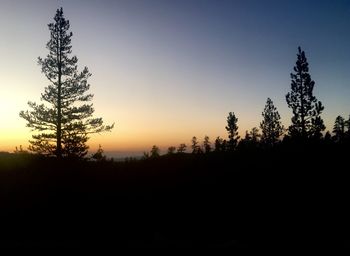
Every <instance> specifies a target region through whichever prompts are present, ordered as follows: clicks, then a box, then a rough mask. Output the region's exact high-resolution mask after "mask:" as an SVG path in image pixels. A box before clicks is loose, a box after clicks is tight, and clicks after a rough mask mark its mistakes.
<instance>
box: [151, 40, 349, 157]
mask: <svg viewBox="0 0 350 256" xmlns="http://www.w3.org/2000/svg"><path fill="white" fill-rule="evenodd" d="M290 76H291V91H290V92H289V93H288V94H287V95H286V101H287V104H288V107H289V108H291V109H292V112H293V116H292V119H291V121H292V122H291V125H290V126H289V127H288V129H286V128H284V126H283V124H282V123H281V116H280V114H279V113H278V111H277V108H276V107H275V106H274V104H273V101H272V100H271V99H270V98H267V101H266V105H265V108H264V110H263V112H262V117H263V119H262V121H261V123H260V130H261V133H260V130H259V129H258V128H257V127H253V128H252V129H251V130H250V131H249V132H248V131H246V133H245V136H244V138H242V139H241V138H240V136H239V135H238V118H237V117H236V115H235V113H234V112H230V113H229V115H228V116H227V126H226V127H225V128H226V131H227V133H228V139H227V140H226V139H222V138H220V137H217V138H216V139H215V142H214V147H212V145H211V142H210V140H209V137H208V136H205V138H204V141H203V143H202V145H199V142H198V140H197V137H195V136H194V137H193V138H192V141H191V149H192V153H193V154H198V153H209V152H211V151H215V152H224V151H235V150H239V149H247V148H256V147H261V148H271V147H274V146H275V145H277V144H279V143H281V142H282V141H283V140H289V141H290V140H292V141H294V142H296V143H299V144H304V143H310V142H317V141H320V140H321V139H324V140H327V141H333V142H334V143H345V142H349V141H350V116H349V119H348V120H345V119H344V118H343V117H342V116H338V117H337V118H336V120H335V123H334V128H333V136H332V135H331V134H330V132H329V131H328V132H327V133H326V134H325V136H323V133H322V132H323V131H324V130H325V129H326V127H325V125H324V122H323V119H322V118H321V113H322V111H323V110H324V106H323V105H322V103H321V101H319V100H317V98H316V97H315V96H314V95H313V89H314V85H315V82H314V81H313V80H312V79H311V76H310V74H309V64H308V62H307V58H306V56H305V52H304V51H302V50H301V48H300V47H299V48H298V53H297V61H296V64H295V66H294V72H293V73H291V74H290ZM154 147H156V146H153V148H152V149H154ZM156 148H157V147H156ZM157 149H158V148H157ZM175 151H176V148H175V147H173V146H172V147H169V149H168V154H173V153H175ZM185 151H186V144H181V145H180V146H179V148H178V149H177V153H183V152H185ZM151 152H152V151H151ZM157 152H158V153H157V154H151V155H150V156H151V157H157V156H159V149H158V151H157Z"/></svg>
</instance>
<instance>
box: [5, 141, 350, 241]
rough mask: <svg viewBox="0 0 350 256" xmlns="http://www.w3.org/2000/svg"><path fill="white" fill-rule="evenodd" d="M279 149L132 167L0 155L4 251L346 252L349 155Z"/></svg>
mask: <svg viewBox="0 0 350 256" xmlns="http://www.w3.org/2000/svg"><path fill="white" fill-rule="evenodd" d="M346 149H347V147H346V148H343V147H341V146H339V145H332V146H329V145H324V144H322V145H317V146H310V145H309V146H305V145H304V146H303V147H299V146H298V147H297V146H291V145H285V144H283V145H280V146H278V147H275V148H271V149H269V150H262V149H246V150H241V151H238V152H223V153H217V152H212V153H209V154H173V155H164V156H161V157H159V158H155V159H147V160H142V161H141V160H140V161H129V162H111V161H105V162H89V161H82V160H79V161H78V160H76V161H73V160H66V161H65V160H62V161H57V160H56V159H51V158H44V157H35V156H32V155H27V154H1V156H0V168H1V172H0V183H1V186H0V187H1V202H2V203H1V209H0V212H1V217H2V220H5V221H4V225H3V228H2V230H3V232H2V234H3V242H2V244H3V246H6V245H7V246H24V247H27V246H49V247H52V246H67V247H75V246H77V247H80V246H83V247H85V248H89V247H100V246H103V247H113V248H119V247H236V246H239V247H252V246H264V245H266V246H276V245H285V246H291V247H295V246H299V245H303V246H304V245H313V246H325V245H327V244H328V245H332V246H334V245H337V246H343V244H344V236H345V235H346V228H347V227H348V223H347V214H346V213H347V210H346V209H347V205H346V202H347V197H348V195H349V193H348V192H349V191H348V184H347V183H348V181H349V175H348V171H347V169H345V168H344V167H343V166H344V163H345V162H346V161H347V160H346V159H347V155H348V151H347V150H346Z"/></svg>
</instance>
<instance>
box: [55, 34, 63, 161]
mask: <svg viewBox="0 0 350 256" xmlns="http://www.w3.org/2000/svg"><path fill="white" fill-rule="evenodd" d="M58 34H59V35H58V36H57V66H58V86H57V87H58V88H57V94H58V95H57V134H56V137H57V145H56V156H57V158H59V159H60V158H62V127H61V123H62V113H61V86H62V81H61V77H62V63H61V62H62V57H61V33H58Z"/></svg>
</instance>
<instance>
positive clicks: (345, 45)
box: [0, 0, 350, 152]
mask: <svg viewBox="0 0 350 256" xmlns="http://www.w3.org/2000/svg"><path fill="white" fill-rule="evenodd" d="M61 6H62V7H63V8H64V14H65V16H66V18H67V19H69V20H70V22H71V31H72V32H73V34H74V36H73V41H72V45H73V54H75V55H77V57H78V59H79V62H78V64H79V67H80V68H81V69H82V68H83V67H84V66H87V67H88V68H89V69H90V71H91V73H92V74H93V76H92V77H91V79H90V83H91V92H92V93H94V94H95V98H94V101H93V102H94V106H95V109H96V115H97V116H102V117H104V120H105V121H106V122H107V123H112V122H116V128H115V129H114V131H113V132H112V133H110V134H104V135H96V136H94V137H92V139H91V141H90V143H91V144H90V145H91V148H96V147H97V145H98V144H102V146H103V147H105V148H106V149H107V150H118V151H123V150H125V151H128V152H130V151H133V150H134V151H142V150H146V149H149V148H150V147H151V146H152V145H153V144H157V145H159V146H160V147H161V148H166V147H168V146H170V145H178V144H180V143H183V142H185V143H189V142H190V139H191V137H192V136H194V135H195V136H197V137H198V138H200V139H201V138H202V137H204V135H206V134H208V135H209V136H210V137H211V138H212V139H214V138H215V137H216V136H222V137H225V136H226V132H225V129H224V127H225V122H226V117H227V114H228V112H230V111H233V112H235V113H236V116H238V119H239V123H238V125H239V127H240V133H241V134H244V132H245V130H247V129H251V128H252V127H254V126H259V122H260V121H261V112H262V110H263V108H264V105H265V102H266V98H267V97H270V98H271V99H272V100H273V101H274V103H275V105H276V106H277V108H278V110H279V112H280V114H281V116H282V120H283V123H284V124H285V126H288V125H289V123H290V118H291V114H292V113H291V110H290V109H288V107H287V105H286V101H285V95H286V94H287V93H288V91H289V90H290V72H292V69H293V66H294V64H295V61H296V53H297V47H298V46H301V47H302V49H303V50H305V51H306V56H307V58H308V60H309V65H310V73H311V77H312V79H313V80H315V82H316V85H315V89H314V94H315V96H316V97H317V98H318V99H319V100H321V101H322V103H323V105H324V106H325V110H324V113H323V115H322V116H323V118H324V120H325V122H326V125H327V129H329V130H331V129H332V125H333V122H334V119H335V117H336V116H337V115H343V116H344V117H347V116H348V115H349V114H350V101H349V96H350V75H349V74H350V72H349V70H350V50H349V45H350V31H349V28H350V1H287V0H286V1H199V0H198V1H190V0H187V1H148V0H145V1H103V0H102V1H91V0H90V1H78V0H76V1H65V0H63V1H40V0H36V1H34V0H33V1H13V0H12V1H8V0H5V1H4V0H2V1H1V9H0V22H1V23H0V24H1V25H0V33H1V35H2V36H1V37H2V38H1V40H0V54H1V56H2V57H1V60H0V79H1V80H0V88H1V94H0V102H1V103H0V104H1V105H0V107H1V109H2V113H1V115H2V122H1V123H0V150H11V149H12V148H14V146H16V145H19V144H22V145H27V140H28V139H29V138H30V133H29V130H28V129H26V128H25V122H24V120H20V119H19V117H18V112H19V111H20V110H24V109H27V106H26V102H27V101H28V100H34V101H39V99H40V93H41V92H43V90H44V87H45V86H46V85H47V84H48V82H47V81H46V80H45V77H44V75H43V74H41V73H40V67H39V66H37V63H36V62H37V57H38V56H42V57H43V56H45V55H46V54H47V52H46V49H45V44H46V42H47V41H48V40H49V32H48V28H47V24H48V23H50V22H52V18H53V16H54V14H55V10H56V9H57V8H59V7H61Z"/></svg>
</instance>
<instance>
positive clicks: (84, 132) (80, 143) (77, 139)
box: [20, 8, 350, 160]
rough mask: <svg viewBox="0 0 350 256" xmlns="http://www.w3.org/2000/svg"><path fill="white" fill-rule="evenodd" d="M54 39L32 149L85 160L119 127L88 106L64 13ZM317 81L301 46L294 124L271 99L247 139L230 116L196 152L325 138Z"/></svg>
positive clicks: (341, 125)
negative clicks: (93, 145)
mask: <svg viewBox="0 0 350 256" xmlns="http://www.w3.org/2000/svg"><path fill="white" fill-rule="evenodd" d="M48 27H49V31H50V40H49V42H48V43H47V45H46V48H47V49H48V50H49V53H48V55H47V56H46V58H44V59H42V58H40V57H39V59H38V63H39V65H40V66H41V69H42V73H44V74H45V76H46V78H47V79H48V80H49V82H50V85H48V86H47V87H46V88H45V91H44V93H42V94H41V100H42V101H43V102H44V103H42V104H37V103H35V102H29V103H28V104H29V107H30V108H31V110H30V111H28V110H27V111H21V112H20V117H22V118H24V119H25V120H26V121H27V127H29V128H31V129H32V131H36V132H37V134H34V135H32V140H31V141H30V146H29V150H30V151H31V152H36V153H40V154H45V155H49V156H52V155H54V156H56V157H57V158H62V157H84V156H86V154H87V152H88V146H87V144H86V143H87V141H88V139H89V137H88V136H89V134H92V133H100V132H106V131H111V130H112V129H113V126H114V124H112V125H104V124H103V121H102V118H94V117H93V113H94V108H93V105H92V104H88V102H90V101H91V100H92V98H93V95H92V94H89V93H88V90H89V88H90V85H89V84H88V82H87V79H88V78H89V77H90V76H91V74H90V72H89V71H88V69H87V67H85V68H84V69H83V71H81V72H78V67H77V62H78V59H77V57H76V56H71V53H72V50H71V48H72V46H71V37H72V35H73V34H72V32H70V31H69V28H70V24H69V21H68V20H66V19H65V17H64V15H63V10H62V8H61V9H58V10H57V12H56V15H55V17H54V22H53V23H50V24H49V25H48ZM314 85H315V82H314V81H313V80H312V79H311V76H310V74H309V65H308V62H307V58H306V56H305V52H304V51H302V50H301V48H300V47H299V48H298V53H297V61H296V64H295V66H294V72H293V73H291V91H290V92H289V93H288V94H287V95H286V101H287V104H288V107H289V108H291V110H292V112H293V116H292V119H291V121H292V124H291V125H290V126H289V127H288V129H285V128H284V127H283V125H282V123H281V120H280V119H281V117H280V115H279V113H278V111H277V108H276V107H275V106H274V104H273V101H272V100H271V99H270V98H268V99H267V101H266V105H265V108H264V111H263V112H262V117H263V120H262V121H261V123H260V130H261V133H260V131H259V129H258V128H257V127H254V128H253V129H252V130H251V131H249V132H248V131H246V134H245V136H244V138H242V139H240V136H239V135H238V124H237V123H238V118H237V117H236V115H235V113H234V112H230V113H229V115H228V117H227V126H226V127H225V128H226V130H227V132H228V139H227V140H226V139H222V138H220V137H217V138H216V139H215V142H214V145H212V144H211V142H210V140H209V137H208V136H205V138H204V141H203V143H202V145H200V144H199V142H198V139H197V137H193V138H192V141H191V150H192V153H194V154H198V153H209V152H211V151H213V150H214V151H218V152H222V151H234V150H236V149H237V148H246V147H252V146H256V145H261V146H263V147H273V146H274V145H276V144H278V143H279V142H280V141H281V139H282V136H283V135H284V137H283V138H285V139H293V140H294V141H298V142H303V143H305V142H307V141H311V140H313V141H315V140H316V141H317V140H320V139H321V138H322V137H323V131H324V130H325V128H326V127H325V125H324V122H323V120H322V118H321V113H322V111H323V110H324V106H323V105H322V103H321V101H319V100H317V99H316V97H315V96H314V95H313V89H314ZM333 133H334V136H333V137H332V136H331V135H330V133H329V132H328V133H327V134H326V136H325V138H327V139H333V141H335V142H337V143H340V142H343V141H346V140H348V139H349V137H350V117H349V119H348V120H345V119H344V118H343V117H341V116H338V117H337V118H336V121H335V124H334V129H333ZM186 150H187V145H186V144H184V143H183V144H180V145H179V147H177V148H176V147H173V146H172V147H169V149H168V154H174V153H184V152H186ZM102 153H103V151H102V149H101V147H100V148H99V150H98V151H97V152H96V154H95V155H94V156H93V158H94V159H96V160H100V159H105V158H104V157H103V154H102ZM159 155H160V150H159V148H158V147H157V146H156V145H154V146H153V147H152V149H151V151H150V152H149V153H144V158H154V157H158V156H159Z"/></svg>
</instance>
